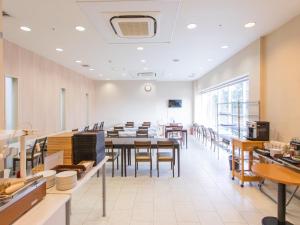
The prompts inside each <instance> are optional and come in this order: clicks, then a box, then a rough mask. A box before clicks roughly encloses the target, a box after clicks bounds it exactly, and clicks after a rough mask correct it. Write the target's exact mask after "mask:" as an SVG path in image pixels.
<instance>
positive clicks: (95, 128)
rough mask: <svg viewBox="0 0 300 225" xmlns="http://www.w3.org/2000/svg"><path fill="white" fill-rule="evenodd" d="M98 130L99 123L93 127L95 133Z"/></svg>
mask: <svg viewBox="0 0 300 225" xmlns="http://www.w3.org/2000/svg"><path fill="white" fill-rule="evenodd" d="M97 130H98V123H95V124H94V126H93V131H97Z"/></svg>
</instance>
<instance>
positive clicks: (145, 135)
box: [136, 130, 148, 138]
mask: <svg viewBox="0 0 300 225" xmlns="http://www.w3.org/2000/svg"><path fill="white" fill-rule="evenodd" d="M136 137H137V138H148V130H137V131H136Z"/></svg>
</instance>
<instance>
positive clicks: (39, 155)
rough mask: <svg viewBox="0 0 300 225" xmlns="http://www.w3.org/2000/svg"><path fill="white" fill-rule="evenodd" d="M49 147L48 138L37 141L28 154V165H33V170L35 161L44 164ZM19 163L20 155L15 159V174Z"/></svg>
mask: <svg viewBox="0 0 300 225" xmlns="http://www.w3.org/2000/svg"><path fill="white" fill-rule="evenodd" d="M46 145H47V137H45V138H39V139H36V140H35V142H34V144H33V146H32V147H31V148H30V149H29V151H28V150H27V152H26V164H27V162H30V163H31V169H33V168H34V160H41V162H42V163H43V162H44V159H43V156H44V151H45V148H46ZM17 162H20V155H18V156H16V157H14V158H13V174H15V173H16V167H17Z"/></svg>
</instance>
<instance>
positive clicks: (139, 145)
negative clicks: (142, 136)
mask: <svg viewBox="0 0 300 225" xmlns="http://www.w3.org/2000/svg"><path fill="white" fill-rule="evenodd" d="M134 148H135V150H134V153H135V154H134V158H135V163H134V164H135V166H134V176H135V177H136V174H137V170H138V163H139V162H150V177H152V152H151V141H134Z"/></svg>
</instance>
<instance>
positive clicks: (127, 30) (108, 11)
mask: <svg viewBox="0 0 300 225" xmlns="http://www.w3.org/2000/svg"><path fill="white" fill-rule="evenodd" d="M77 3H78V5H79V7H80V9H81V10H82V11H83V13H84V14H85V15H86V16H87V18H88V19H89V21H90V22H91V23H92V24H93V25H94V27H95V28H96V30H97V31H98V33H99V34H100V35H101V36H100V37H102V38H103V39H105V40H106V41H107V43H109V44H134V43H170V42H171V41H172V37H173V33H174V30H175V25H176V20H177V15H178V12H179V8H180V0H155V1H154V0H153V1H152V0H147V1H145V0H143V1H141V0H134V1H132V0H122V1H97V0H96V1H95V0H94V1H77Z"/></svg>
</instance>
